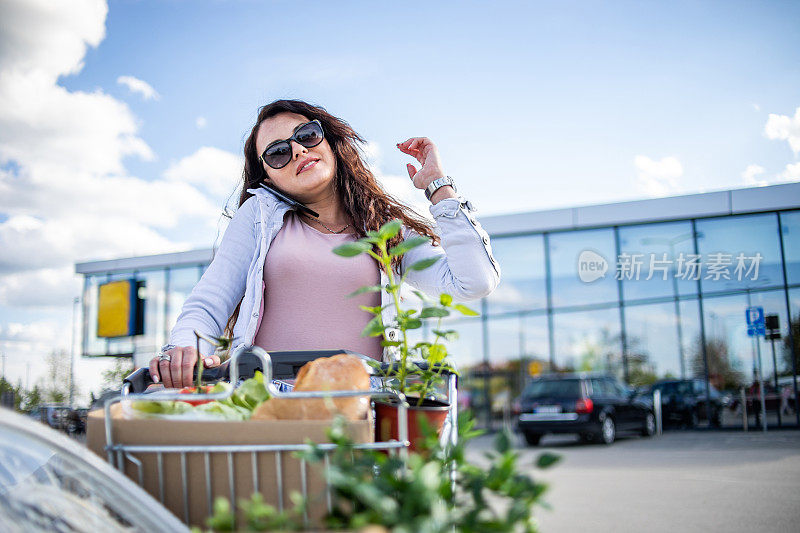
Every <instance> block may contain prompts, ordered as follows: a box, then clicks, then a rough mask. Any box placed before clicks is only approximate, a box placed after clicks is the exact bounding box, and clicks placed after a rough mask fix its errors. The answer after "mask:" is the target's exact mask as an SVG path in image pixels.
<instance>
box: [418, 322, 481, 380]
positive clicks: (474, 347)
mask: <svg viewBox="0 0 800 533" xmlns="http://www.w3.org/2000/svg"><path fill="white" fill-rule="evenodd" d="M481 320H482V319H481V317H475V318H466V319H465V318H462V319H458V320H456V319H452V318H447V319H444V320H442V329H454V330H456V331H458V339H457V340H454V341H446V342H445V344H446V346H447V353H448V354H450V355H451V356H452V358H453V362H454V363H455V364H456V367H457V368H458V369H459V370H460V371H464V370H466V369H470V368H473V367H475V366H477V365H480V364H481V363H483V325H482V323H481ZM428 335H429V341H430V342H433V335H432V334H430V333H429V334H428Z"/></svg>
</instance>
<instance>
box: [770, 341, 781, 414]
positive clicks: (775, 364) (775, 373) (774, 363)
mask: <svg viewBox="0 0 800 533" xmlns="http://www.w3.org/2000/svg"><path fill="white" fill-rule="evenodd" d="M769 343H770V344H771V345H772V375H773V376H774V377H775V390H776V391H778V394H780V391H781V389H780V388H779V387H778V362H777V360H776V359H775V339H774V338H772V333H770V339H769ZM778 427H781V409H780V407H778Z"/></svg>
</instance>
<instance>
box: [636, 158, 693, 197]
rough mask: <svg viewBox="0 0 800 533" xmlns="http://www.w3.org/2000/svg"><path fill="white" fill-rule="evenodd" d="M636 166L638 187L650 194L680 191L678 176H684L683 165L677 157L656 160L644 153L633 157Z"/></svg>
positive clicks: (661, 194)
mask: <svg viewBox="0 0 800 533" xmlns="http://www.w3.org/2000/svg"><path fill="white" fill-rule="evenodd" d="M633 164H634V165H635V166H636V182H635V183H636V188H637V189H638V190H639V192H642V193H644V194H647V195H649V196H665V195H668V194H670V193H674V192H676V191H678V189H679V185H678V178H680V177H681V176H683V166H682V165H681V163H680V161H678V159H677V158H675V157H663V158H661V159H660V160H658V161H656V160H654V159H650V158H649V157H647V156H644V155H637V156H636V157H634V159H633Z"/></svg>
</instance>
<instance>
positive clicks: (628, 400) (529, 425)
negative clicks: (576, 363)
mask: <svg viewBox="0 0 800 533" xmlns="http://www.w3.org/2000/svg"><path fill="white" fill-rule="evenodd" d="M518 408H519V414H518V418H517V427H518V429H519V430H520V432H521V433H522V434H523V435H524V437H525V440H526V441H527V442H528V444H530V445H532V446H535V445H537V444H539V439H541V438H542V435H544V434H546V433H577V434H578V435H580V437H581V440H583V441H587V442H588V441H597V442H602V443H605V444H611V443H612V442H614V439H615V438H616V435H617V432H624V431H633V432H636V433H639V434H642V435H644V436H648V437H649V436H651V435H652V434H653V433H655V430H656V423H655V417H654V416H653V405H652V399H650V398H648V397H647V396H643V395H641V394H639V393H637V392H636V391H633V390H630V389H628V388H627V387H625V386H624V385H622V384H621V383H620V382H619V381H618V380H617V379H616V378H614V377H612V376H607V375H595V374H553V375H547V376H543V377H541V378H538V379H535V380H533V381H531V382H530V383H529V384H528V385H527V386H526V387H525V390H523V391H522V395H521V396H520V399H519V404H518Z"/></svg>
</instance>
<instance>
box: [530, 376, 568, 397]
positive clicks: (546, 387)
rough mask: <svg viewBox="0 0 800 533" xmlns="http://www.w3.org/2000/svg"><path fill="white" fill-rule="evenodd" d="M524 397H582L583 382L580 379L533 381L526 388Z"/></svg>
mask: <svg viewBox="0 0 800 533" xmlns="http://www.w3.org/2000/svg"><path fill="white" fill-rule="evenodd" d="M523 395H524V396H527V397H528V398H543V397H545V396H557V397H580V396H581V382H580V380H578V379H558V380H540V381H532V382H531V383H529V384H528V386H527V387H525V392H524V393H523Z"/></svg>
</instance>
